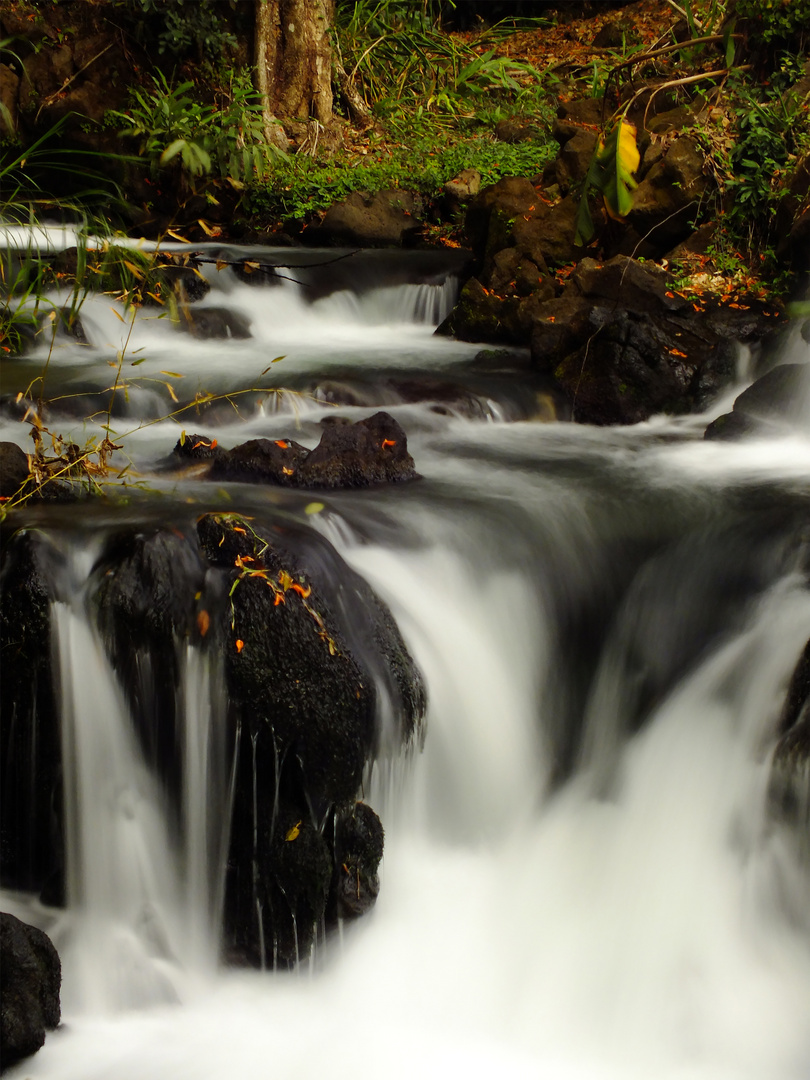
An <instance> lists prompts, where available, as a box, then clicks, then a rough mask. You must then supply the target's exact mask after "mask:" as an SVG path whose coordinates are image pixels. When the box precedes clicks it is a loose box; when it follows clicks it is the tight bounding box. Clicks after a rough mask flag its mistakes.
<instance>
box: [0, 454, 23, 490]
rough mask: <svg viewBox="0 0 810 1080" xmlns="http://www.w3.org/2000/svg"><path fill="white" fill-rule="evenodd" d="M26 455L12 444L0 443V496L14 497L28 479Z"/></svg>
mask: <svg viewBox="0 0 810 1080" xmlns="http://www.w3.org/2000/svg"><path fill="white" fill-rule="evenodd" d="M28 475H29V471H28V455H27V454H26V452H25V451H24V450H23V449H22V447H20V446H18V445H17V444H16V443H13V442H0V496H2V497H3V498H4V499H9V498H11V496H12V495H15V494H16V493H17V492H18V491H19V490H20V488H21V487H22V486H23V484H24V483H25V482H26V480H27V479H28Z"/></svg>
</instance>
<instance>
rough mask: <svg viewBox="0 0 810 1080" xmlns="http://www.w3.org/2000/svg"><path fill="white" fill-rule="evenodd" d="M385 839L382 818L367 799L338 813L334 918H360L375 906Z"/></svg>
mask: <svg viewBox="0 0 810 1080" xmlns="http://www.w3.org/2000/svg"><path fill="white" fill-rule="evenodd" d="M384 840H385V833H384V831H383V826H382V822H381V821H380V819H379V817H378V816H377V815H376V814H375V812H374V811H373V810H372V809H371V807H370V806H368V805H367V804H366V803H362V802H358V803H355V804H354V805H353V806H351V807H350V808H348V809H346V810H344V811H343V812H342V813H341V814H339V815H338V817H337V820H336V822H335V871H334V875H333V879H332V892H331V895H330V908H331V913H332V918H357V917H358V916H360V915H365V913H366V912H367V911H369V910H370V909H371V908H372V907H373V906H374V904H375V902H376V900H377V896H378V895H379V892H380V878H379V875H378V873H377V870H378V868H379V865H380V860H381V859H382V854H383V845H384Z"/></svg>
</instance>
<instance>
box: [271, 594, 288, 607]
mask: <svg viewBox="0 0 810 1080" xmlns="http://www.w3.org/2000/svg"><path fill="white" fill-rule="evenodd" d="M286 603H287V601H286V600H285V599H284V593H281V592H277V593H276V599H275V601H274V602H273V607H278V605H279V604H286Z"/></svg>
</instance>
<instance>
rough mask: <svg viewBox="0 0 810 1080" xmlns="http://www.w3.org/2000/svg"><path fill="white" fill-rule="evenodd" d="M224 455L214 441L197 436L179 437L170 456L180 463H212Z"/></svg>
mask: <svg viewBox="0 0 810 1080" xmlns="http://www.w3.org/2000/svg"><path fill="white" fill-rule="evenodd" d="M225 453H226V451H224V450H223V449H222V448H221V447H220V446H219V444H218V442H217V440H216V439H212V438H209V436H208V435H198V434H191V435H184V436H181V438H179V439H178V440H177V442H176V443H175V446H174V449H173V450H172V455H173V456H174V457H176V458H180V460H181V461H214V460H217V459H219V458H221V457H223V456H224V454H225Z"/></svg>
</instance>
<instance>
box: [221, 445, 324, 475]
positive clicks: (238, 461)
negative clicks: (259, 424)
mask: <svg viewBox="0 0 810 1080" xmlns="http://www.w3.org/2000/svg"><path fill="white" fill-rule="evenodd" d="M308 454H309V450H307V448H306V447H305V446H301V445H300V444H299V443H297V442H294V441H293V440H292V439H250V440H249V441H248V442H245V443H241V444H240V445H239V446H235V447H234V448H233V450H229V451H228V452H227V453H220V454H219V455H218V456H217V458H216V460H215V461H214V465H213V467H212V469H211V474H210V477H211V479H212V480H240V481H243V482H246V483H251V484H280V485H281V486H282V487H298V486H299V483H298V475H297V474H298V468H299V466H300V465H301V464H302V463H303V462H304V460H305V459H306V457H307V455H308Z"/></svg>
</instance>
